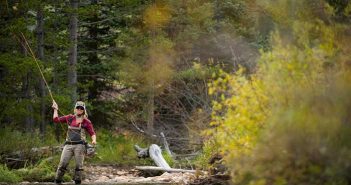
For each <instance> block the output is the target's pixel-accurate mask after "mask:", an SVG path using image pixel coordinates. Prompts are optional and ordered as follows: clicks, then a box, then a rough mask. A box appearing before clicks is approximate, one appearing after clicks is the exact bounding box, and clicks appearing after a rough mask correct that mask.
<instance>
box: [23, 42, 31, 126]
mask: <svg viewBox="0 0 351 185" xmlns="http://www.w3.org/2000/svg"><path fill="white" fill-rule="evenodd" d="M20 42H21V49H20V50H21V52H22V53H23V55H25V56H27V55H28V52H27V49H26V48H25V41H24V40H23V38H20ZM31 76H32V71H31V70H30V71H28V73H27V74H26V76H25V77H24V78H23V86H22V89H23V97H24V100H27V101H25V102H26V103H25V104H24V105H25V106H26V111H27V115H26V117H25V119H24V122H25V128H26V131H27V132H31V131H33V126H34V118H33V106H32V104H31V101H30V99H31V84H30V80H31Z"/></svg>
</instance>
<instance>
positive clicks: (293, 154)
mask: <svg viewBox="0 0 351 185" xmlns="http://www.w3.org/2000/svg"><path fill="white" fill-rule="evenodd" d="M313 2H314V3H313ZM261 3H262V4H263V5H264V6H263V7H265V10H266V11H267V12H270V13H271V15H272V17H273V18H274V19H276V20H277V21H276V23H277V25H276V31H275V32H274V33H273V34H272V38H271V40H272V49H271V50H270V51H265V52H262V53H261V57H260V59H259V64H258V67H257V69H256V72H255V73H254V74H251V75H246V74H245V73H243V72H242V71H239V72H237V73H235V74H226V73H223V74H221V76H219V77H218V78H217V80H215V81H214V82H213V83H212V84H211V89H210V93H212V94H220V95H221V96H222V97H223V98H222V100H221V101H215V102H213V111H214V112H213V114H212V123H211V124H212V126H213V129H211V130H210V131H208V132H207V133H209V134H210V135H212V136H213V138H214V139H215V140H216V141H217V143H218V144H219V148H220V149H221V152H222V153H223V154H224V156H225V159H226V161H227V165H228V166H229V167H230V170H231V174H232V176H233V182H234V184H267V185H268V184H349V183H350V179H351V178H350V174H349V171H350V168H351V165H350V156H351V145H350V142H349V141H350V135H351V129H350V112H349V110H350V106H351V99H350V97H349V94H350V93H351V92H350V88H351V86H350V85H349V82H350V77H351V76H350V75H351V74H350V72H349V67H350V66H349V65H350V64H349V59H347V58H349V56H350V55H349V54H348V51H349V50H350V47H349V46H348V45H346V44H345V41H350V36H349V35H348V34H346V33H347V30H348V29H349V28H348V27H349V26H348V25H347V24H345V23H344V22H342V21H339V20H338V19H335V16H336V15H337V14H338V13H337V11H335V10H334V9H333V7H332V6H333V4H328V3H327V2H324V1H310V2H307V1H306V2H302V1H298V2H296V1H285V0H281V1H278V2H274V3H273V2H272V1H262V2H261ZM262 4H261V5H262ZM315 6H321V8H322V9H321V10H320V11H319V12H316V11H315V9H314V8H315ZM292 8H293V9H292ZM333 12H334V13H333Z"/></svg>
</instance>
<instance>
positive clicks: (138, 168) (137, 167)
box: [135, 166, 196, 173]
mask: <svg viewBox="0 0 351 185" xmlns="http://www.w3.org/2000/svg"><path fill="white" fill-rule="evenodd" d="M135 169H137V170H143V171H165V172H184V173H185V172H188V173H196V170H184V169H176V168H162V167H158V166H136V167H135Z"/></svg>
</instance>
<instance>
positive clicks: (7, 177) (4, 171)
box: [0, 165, 22, 183]
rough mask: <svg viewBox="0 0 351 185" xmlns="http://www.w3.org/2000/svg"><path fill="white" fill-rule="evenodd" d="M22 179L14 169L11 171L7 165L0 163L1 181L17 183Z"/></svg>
mask: <svg viewBox="0 0 351 185" xmlns="http://www.w3.org/2000/svg"><path fill="white" fill-rule="evenodd" d="M21 180H22V179H21V177H20V176H18V175H17V174H16V173H14V172H13V171H10V170H9V169H8V168H7V167H6V166H4V165H0V182H7V183H17V182H20V181H21Z"/></svg>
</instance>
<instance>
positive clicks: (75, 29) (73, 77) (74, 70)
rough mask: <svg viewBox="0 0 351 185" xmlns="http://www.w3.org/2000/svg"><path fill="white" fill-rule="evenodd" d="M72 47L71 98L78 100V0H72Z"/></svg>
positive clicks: (69, 77) (70, 50) (70, 29)
mask: <svg viewBox="0 0 351 185" xmlns="http://www.w3.org/2000/svg"><path fill="white" fill-rule="evenodd" d="M70 5H71V9H72V10H71V11H72V12H71V14H70V28H69V33H70V43H71V45H70V49H69V56H68V86H69V87H70V89H71V99H72V101H73V102H75V101H77V37H78V13H77V12H78V0H70Z"/></svg>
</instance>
